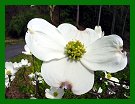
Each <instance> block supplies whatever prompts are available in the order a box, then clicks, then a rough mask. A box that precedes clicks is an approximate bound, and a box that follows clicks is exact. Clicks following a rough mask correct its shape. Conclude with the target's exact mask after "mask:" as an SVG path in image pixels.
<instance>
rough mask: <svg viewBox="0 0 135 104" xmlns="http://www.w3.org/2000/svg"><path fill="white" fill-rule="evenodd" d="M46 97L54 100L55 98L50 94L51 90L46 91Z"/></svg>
mask: <svg viewBox="0 0 135 104" xmlns="http://www.w3.org/2000/svg"><path fill="white" fill-rule="evenodd" d="M45 96H46V98H49V99H54V96H53V95H52V94H51V93H50V90H49V89H46V90H45Z"/></svg>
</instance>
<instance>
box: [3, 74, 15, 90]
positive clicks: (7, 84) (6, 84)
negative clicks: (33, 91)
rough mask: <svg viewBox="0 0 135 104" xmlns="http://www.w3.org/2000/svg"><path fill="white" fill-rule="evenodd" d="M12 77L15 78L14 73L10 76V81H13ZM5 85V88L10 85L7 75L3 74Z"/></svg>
mask: <svg viewBox="0 0 135 104" xmlns="http://www.w3.org/2000/svg"><path fill="white" fill-rule="evenodd" d="M14 79H15V76H14V75H12V76H10V80H11V81H13V80H14ZM5 87H6V88H8V87H10V82H9V75H5Z"/></svg>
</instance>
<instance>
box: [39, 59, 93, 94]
mask: <svg viewBox="0 0 135 104" xmlns="http://www.w3.org/2000/svg"><path fill="white" fill-rule="evenodd" d="M41 74H42V77H43V78H44V80H45V82H46V83H47V84H48V85H50V86H53V87H60V86H61V84H62V83H65V82H66V83H68V84H70V85H71V88H72V89H71V90H72V91H73V93H74V94H76V95H81V94H84V93H86V92H88V91H89V90H91V88H92V87H93V83H94V72H92V71H91V72H90V71H88V70H87V69H86V68H85V67H84V66H82V65H81V63H80V62H70V61H68V60H67V59H66V58H63V59H61V60H58V61H51V62H49V63H45V62H44V63H43V65H42V67H41Z"/></svg>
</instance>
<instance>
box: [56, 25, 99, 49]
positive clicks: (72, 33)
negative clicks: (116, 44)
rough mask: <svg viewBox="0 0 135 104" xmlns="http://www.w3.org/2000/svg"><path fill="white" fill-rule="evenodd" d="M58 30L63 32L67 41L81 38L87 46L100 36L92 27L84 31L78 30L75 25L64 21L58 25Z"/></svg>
mask: <svg viewBox="0 0 135 104" xmlns="http://www.w3.org/2000/svg"><path fill="white" fill-rule="evenodd" d="M58 30H59V31H60V32H61V33H62V34H63V36H64V38H65V39H66V41H67V42H69V41H72V40H79V41H81V42H82V43H83V44H85V46H86V47H87V46H88V45H89V44H91V43H93V42H94V41H95V40H97V39H98V38H99V36H98V34H97V33H96V32H95V31H94V30H93V29H90V28H86V29H85V30H83V31H80V30H78V29H77V28H76V27H75V26H73V25H71V24H68V23H63V24H61V25H59V26H58Z"/></svg>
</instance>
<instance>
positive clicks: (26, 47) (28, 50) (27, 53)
mask: <svg viewBox="0 0 135 104" xmlns="http://www.w3.org/2000/svg"><path fill="white" fill-rule="evenodd" d="M24 49H25V51H22V53H23V54H26V55H32V54H31V52H30V49H29V48H28V46H27V45H25V46H24Z"/></svg>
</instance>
